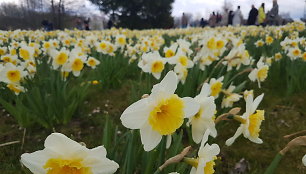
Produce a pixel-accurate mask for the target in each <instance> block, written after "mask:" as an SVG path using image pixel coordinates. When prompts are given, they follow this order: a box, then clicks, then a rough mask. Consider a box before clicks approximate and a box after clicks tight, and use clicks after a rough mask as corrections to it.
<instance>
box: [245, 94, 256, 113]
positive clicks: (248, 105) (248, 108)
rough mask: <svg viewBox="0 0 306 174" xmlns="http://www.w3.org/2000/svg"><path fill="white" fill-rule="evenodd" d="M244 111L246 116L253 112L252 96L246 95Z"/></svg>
mask: <svg viewBox="0 0 306 174" xmlns="http://www.w3.org/2000/svg"><path fill="white" fill-rule="evenodd" d="M245 103H246V109H245V113H246V116H249V115H250V114H253V113H254V112H252V107H253V106H252V105H253V95H248V96H247V98H246V100H245Z"/></svg>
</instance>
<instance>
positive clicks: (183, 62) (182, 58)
mask: <svg viewBox="0 0 306 174" xmlns="http://www.w3.org/2000/svg"><path fill="white" fill-rule="evenodd" d="M179 62H180V64H181V65H183V66H187V65H188V58H187V57H186V56H180V58H179Z"/></svg>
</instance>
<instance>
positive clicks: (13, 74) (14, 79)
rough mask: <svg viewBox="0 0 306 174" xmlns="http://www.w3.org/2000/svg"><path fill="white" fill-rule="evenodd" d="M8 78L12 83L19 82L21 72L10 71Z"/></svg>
mask: <svg viewBox="0 0 306 174" xmlns="http://www.w3.org/2000/svg"><path fill="white" fill-rule="evenodd" d="M6 76H7V78H8V79H9V80H10V81H11V82H14V83H16V82H19V81H20V79H21V74H20V71H18V70H10V71H8V72H7V73H6Z"/></svg>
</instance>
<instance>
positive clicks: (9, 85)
mask: <svg viewBox="0 0 306 174" xmlns="http://www.w3.org/2000/svg"><path fill="white" fill-rule="evenodd" d="M7 88H9V89H10V90H11V91H14V92H15V93H17V94H19V93H20V92H21V91H22V90H21V89H20V88H18V86H16V85H14V84H8V85H7Z"/></svg>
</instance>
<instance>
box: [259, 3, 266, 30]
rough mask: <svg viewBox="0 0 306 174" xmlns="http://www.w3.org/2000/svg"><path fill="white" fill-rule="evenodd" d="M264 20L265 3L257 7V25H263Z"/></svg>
mask: <svg viewBox="0 0 306 174" xmlns="http://www.w3.org/2000/svg"><path fill="white" fill-rule="evenodd" d="M265 21H266V13H265V3H262V4H261V7H260V8H259V9H258V25H262V26H263V25H264V24H265Z"/></svg>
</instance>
